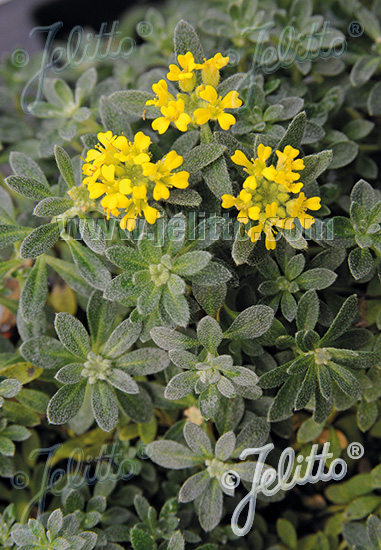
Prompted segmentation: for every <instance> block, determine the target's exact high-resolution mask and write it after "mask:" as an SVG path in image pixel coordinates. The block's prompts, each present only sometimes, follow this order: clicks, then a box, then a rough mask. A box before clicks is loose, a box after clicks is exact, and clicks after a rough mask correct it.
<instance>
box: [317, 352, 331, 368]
mask: <svg viewBox="0 0 381 550" xmlns="http://www.w3.org/2000/svg"><path fill="white" fill-rule="evenodd" d="M314 356H315V364H316V365H327V364H328V361H330V360H331V359H332V356H331V354H330V353H329V351H327V349H326V348H317V349H315V351H314Z"/></svg>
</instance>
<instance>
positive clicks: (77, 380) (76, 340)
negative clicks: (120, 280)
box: [20, 291, 169, 431]
mask: <svg viewBox="0 0 381 550" xmlns="http://www.w3.org/2000/svg"><path fill="white" fill-rule="evenodd" d="M116 313H117V311H116V308H115V305H114V304H113V303H112V302H108V301H104V300H103V298H102V296H101V295H100V293H99V292H97V291H95V292H94V293H93V295H92V296H91V298H90V300H89V304H88V310H87V314H88V324H89V327H90V331H91V340H90V338H89V335H88V333H87V331H86V329H85V327H84V326H83V325H82V324H81V323H80V321H79V320H78V319H76V318H75V317H73V316H72V315H70V314H69V313H59V314H58V315H57V316H56V320H55V325H54V326H55V329H56V332H57V335H58V337H59V339H60V341H57V340H55V339H53V338H50V337H48V336H46V337H43V338H41V337H38V338H32V339H30V340H27V341H26V342H24V343H23V345H22V346H21V349H20V353H21V354H22V356H23V357H24V359H25V360H27V361H31V362H33V363H34V364H37V365H38V366H41V367H43V368H56V369H57V368H58V367H59V370H58V372H57V373H56V375H55V378H56V380H57V381H58V382H61V383H62V384H64V386H63V387H61V388H60V389H59V390H58V392H57V393H56V394H55V395H54V396H53V398H52V399H51V401H50V403H49V406H48V410H47V416H48V420H49V421H50V422H51V423H53V424H64V423H65V422H67V421H68V420H70V419H71V418H73V417H75V415H76V414H81V408H82V409H85V410H86V414H87V420H86V422H87V423H88V426H90V425H91V424H92V423H93V420H94V419H95V421H96V422H97V424H98V425H99V426H100V427H101V428H102V429H103V430H105V431H110V430H112V429H113V428H115V426H116V424H117V421H118V416H119V409H121V410H123V409H126V408H127V411H128V413H129V414H130V415H132V416H134V413H133V412H131V410H132V411H133V408H134V400H133V397H131V395H132V396H133V395H135V394H139V392H140V389H139V386H138V384H137V383H136V382H135V381H134V379H133V378H132V376H131V375H135V374H137V375H139V376H144V375H148V374H152V373H154V372H159V371H161V370H164V369H165V368H166V367H167V366H168V365H169V358H168V356H167V353H166V352H163V351H160V350H158V349H156V348H152V347H151V348H149V347H146V348H142V349H136V350H134V351H128V350H129V349H130V348H131V347H132V345H133V344H134V343H135V342H136V341H137V340H138V338H139V335H140V332H141V329H142V325H141V323H140V322H139V321H137V322H135V323H132V322H131V321H130V320H129V319H126V320H125V321H123V322H122V323H120V324H119V325H118V326H117V327H116V328H115V329H114V330H113V331H112V332H111V334H109V333H110V331H111V328H112V326H113V323H114V320H115V317H116ZM142 391H143V390H142ZM144 398H145V399H146V400H148V403H149V397H146V394H144V396H143V398H142V397H141V398H140V399H144ZM147 414H148V416H149V415H150V410H149V407H148V409H147V410H146V416H147Z"/></svg>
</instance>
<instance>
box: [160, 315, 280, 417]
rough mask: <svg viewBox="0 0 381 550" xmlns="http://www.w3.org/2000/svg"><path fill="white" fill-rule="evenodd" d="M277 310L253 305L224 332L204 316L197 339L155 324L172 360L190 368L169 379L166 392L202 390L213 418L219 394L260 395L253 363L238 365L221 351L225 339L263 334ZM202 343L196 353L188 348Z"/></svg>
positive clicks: (202, 402) (204, 407) (178, 394)
mask: <svg viewBox="0 0 381 550" xmlns="http://www.w3.org/2000/svg"><path fill="white" fill-rule="evenodd" d="M272 320H273V312H272V310H271V309H270V308H269V307H266V306H252V307H251V308H248V309H246V310H244V311H243V312H242V313H240V314H239V315H238V317H236V318H235V320H234V321H233V323H232V324H231V326H230V327H229V328H228V329H227V330H226V331H225V332H223V331H222V329H221V327H220V325H219V323H218V322H217V321H216V320H215V319H213V318H212V317H204V318H203V319H201V321H200V322H199V323H198V326H197V340H194V339H192V338H183V337H182V336H181V335H179V334H178V333H176V332H173V331H170V329H165V328H160V327H158V328H154V329H152V331H151V336H152V339H153V340H154V342H156V344H157V345H158V346H160V347H162V348H164V349H169V356H170V358H171V360H172V362H173V363H174V364H175V365H176V366H177V367H179V368H180V369H186V372H181V373H179V374H177V375H176V376H174V377H173V378H172V379H171V380H170V381H169V383H168V385H167V387H166V389H165V392H164V396H165V397H166V398H167V399H181V398H182V397H184V396H186V395H187V394H189V393H190V392H192V391H195V393H196V394H199V399H198V403H199V408H200V410H201V412H202V414H203V416H204V418H206V419H210V418H213V417H214V416H215V414H216V413H217V411H218V408H219V405H220V399H219V395H223V396H224V397H227V398H228V399H232V398H234V397H236V396H237V395H242V396H243V397H245V398H246V399H258V398H259V397H260V396H261V391H260V389H259V388H258V386H257V381H258V376H257V375H256V374H255V372H253V370H252V369H253V367H251V368H248V367H242V366H234V365H233V358H232V357H231V356H230V355H219V353H218V348H219V346H220V344H221V342H222V340H223V339H227V338H228V339H229V340H245V339H252V338H258V337H259V336H262V335H263V334H264V333H265V332H267V330H268V329H269V328H270V326H271V322H272ZM199 345H201V346H202V348H203V349H202V351H201V352H200V353H199V354H198V355H196V354H193V353H190V352H188V351H185V350H187V349H189V348H195V347H196V346H199Z"/></svg>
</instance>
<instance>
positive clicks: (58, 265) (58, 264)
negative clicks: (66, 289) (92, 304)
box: [44, 256, 94, 296]
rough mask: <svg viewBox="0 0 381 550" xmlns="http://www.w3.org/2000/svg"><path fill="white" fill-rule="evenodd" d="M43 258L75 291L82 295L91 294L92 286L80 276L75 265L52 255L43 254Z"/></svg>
mask: <svg viewBox="0 0 381 550" xmlns="http://www.w3.org/2000/svg"><path fill="white" fill-rule="evenodd" d="M44 259H45V261H46V263H47V264H48V265H50V266H51V267H52V268H53V269H54V270H55V271H57V273H58V275H59V276H60V277H62V279H63V280H64V281H65V282H66V283H67V284H68V285H69V286H70V287H71V288H72V289H73V290H75V292H78V294H80V295H82V296H90V295H91V293H92V292H93V290H94V289H93V287H92V286H90V285H89V284H88V283H87V282H86V281H85V280H84V279H83V278H82V277H81V276H80V274H79V272H78V270H77V268H76V266H75V265H73V264H72V263H69V262H65V261H64V260H60V259H59V258H54V257H53V256H45V257H44Z"/></svg>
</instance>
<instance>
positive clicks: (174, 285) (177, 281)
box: [167, 274, 187, 295]
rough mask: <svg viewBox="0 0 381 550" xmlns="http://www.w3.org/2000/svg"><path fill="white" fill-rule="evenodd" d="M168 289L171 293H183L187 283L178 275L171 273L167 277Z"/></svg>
mask: <svg viewBox="0 0 381 550" xmlns="http://www.w3.org/2000/svg"><path fill="white" fill-rule="evenodd" d="M167 285H168V290H169V292H170V293H171V294H175V295H176V294H184V293H185V291H186V288H187V285H186V283H185V281H184V280H183V279H181V277H179V276H178V275H174V274H172V275H171V276H170V277H169V279H168V283H167Z"/></svg>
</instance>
